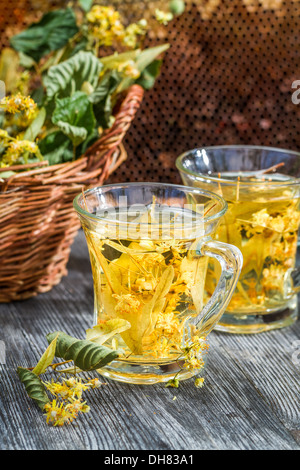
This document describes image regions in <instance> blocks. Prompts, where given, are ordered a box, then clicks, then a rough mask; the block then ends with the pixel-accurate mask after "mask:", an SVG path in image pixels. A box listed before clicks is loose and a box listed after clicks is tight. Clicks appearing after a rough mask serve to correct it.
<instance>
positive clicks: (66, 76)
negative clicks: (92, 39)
mask: <svg viewBox="0 0 300 470" xmlns="http://www.w3.org/2000/svg"><path fill="white" fill-rule="evenodd" d="M102 68H103V65H102V64H101V62H100V61H99V59H97V57H96V56H95V55H94V54H93V53H92V52H85V51H79V52H78V53H77V54H75V55H74V56H72V57H71V58H70V59H68V60H65V61H64V62H61V63H60V64H58V65H53V66H52V67H50V68H49V70H48V73H47V75H45V76H44V78H43V83H44V86H45V87H46V94H47V99H48V101H49V100H51V99H53V98H54V96H55V95H57V96H58V97H59V98H61V97H64V96H65V97H66V96H70V95H72V93H74V92H75V91H79V90H81V87H82V85H83V84H84V82H88V83H89V84H90V85H91V86H92V87H94V88H95V87H96V86H97V84H98V80H99V75H100V72H101V70H102Z"/></svg>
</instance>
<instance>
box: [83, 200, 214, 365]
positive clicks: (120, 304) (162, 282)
mask: <svg viewBox="0 0 300 470" xmlns="http://www.w3.org/2000/svg"><path fill="white" fill-rule="evenodd" d="M124 215H125V216H126V217H125V218H126V219H127V220H128V221H129V222H130V225H131V227H130V229H131V233H136V234H137V235H139V234H140V231H141V227H140V226H139V227H138V223H139V222H140V220H142V223H143V224H145V223H146V222H147V221H148V222H149V226H148V228H150V231H151V237H148V238H143V239H139V238H138V236H137V237H136V238H134V237H132V238H129V237H128V233H125V230H126V231H127V232H128V225H127V226H126V227H125V225H124V226H123V227H122V226H118V233H115V234H114V236H112V232H113V231H114V229H115V228H116V227H114V228H113V227H109V224H108V225H107V227H106V229H104V230H103V232H102V233H99V231H98V232H97V231H91V230H90V229H85V228H84V229H85V233H86V238H87V243H88V247H89V252H90V258H91V265H92V271H93V279H94V295H95V313H96V323H97V324H98V325H103V326H105V325H106V324H107V322H111V321H112V320H118V321H120V324H121V320H122V321H123V323H122V325H123V327H121V331H120V332H119V333H118V334H117V335H115V336H114V337H113V339H110V340H109V341H108V346H110V347H114V348H117V349H121V350H122V351H123V355H122V360H124V361H129V362H138V361H142V362H143V363H144V364H145V362H147V361H148V362H149V363H159V364H161V363H169V362H171V361H174V360H176V358H177V357H178V356H180V354H181V353H182V348H183V347H184V344H185V343H186V341H190V342H191V341H193V339H194V336H195V335H197V332H196V331H195V330H193V329H191V328H190V327H188V326H187V325H188V320H189V319H191V318H193V317H195V316H196V315H197V314H198V313H199V312H200V311H201V310H202V307H203V297H204V284H205V276H206V269H207V258H204V257H199V256H197V252H196V249H197V237H195V238H192V239H187V238H186V233H185V231H184V229H183V231H182V227H183V223H182V222H183V219H182V217H183V215H184V216H186V215H187V214H186V213H184V214H183V212H182V211H179V210H178V211H177V212H175V213H174V211H173V212H172V214H168V215H170V218H169V220H170V225H169V227H168V229H169V230H167V232H168V233H167V232H166V231H165V228H163V226H161V225H160V223H159V222H160V220H166V219H165V216H166V210H164V211H163V212H162V211H161V210H159V209H155V210H153V208H151V209H149V212H147V211H146V212H145V213H144V214H142V216H141V217H142V219H138V220H137V219H136V218H135V216H134V215H131V214H130V213H129V212H127V213H126V214H124V211H123V212H122V213H121V212H120V211H119V212H118V213H116V214H115V215H113V216H109V217H108V218H109V219H110V220H111V218H112V217H115V220H116V221H117V220H120V219H122V220H123V218H124ZM134 221H137V224H136V226H135V223H134ZM185 221H187V225H188V224H189V222H193V221H194V225H193V227H194V229H195V233H197V232H198V234H199V233H200V232H199V231H198V228H197V224H196V218H194V219H193V218H190V219H189V215H188V218H187V219H185ZM137 227H138V228H137ZM145 227H146V228H147V225H145ZM179 232H180V234H181V237H182V238H180V237H179ZM187 232H188V233H192V231H191V230H190V228H189V227H187ZM148 235H149V233H148ZM124 324H125V329H124V330H122V328H124Z"/></svg>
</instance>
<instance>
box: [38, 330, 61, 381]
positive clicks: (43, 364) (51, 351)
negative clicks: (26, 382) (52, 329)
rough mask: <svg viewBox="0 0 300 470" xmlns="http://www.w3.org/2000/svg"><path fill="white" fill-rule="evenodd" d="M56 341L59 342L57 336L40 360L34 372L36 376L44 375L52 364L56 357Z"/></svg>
mask: <svg viewBox="0 0 300 470" xmlns="http://www.w3.org/2000/svg"><path fill="white" fill-rule="evenodd" d="M56 341H57V336H56V338H54V339H53V340H52V341H51V343H50V344H49V346H48V348H47V349H46V351H45V352H44V354H43V355H42V357H41V358H40V360H39V362H38V363H37V365H36V366H35V368H34V369H33V370H32V372H33V373H34V374H35V375H40V374H43V373H44V372H45V370H46V369H47V367H48V366H50V365H51V364H52V361H53V359H54V356H55V348H56Z"/></svg>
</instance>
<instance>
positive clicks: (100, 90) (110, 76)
mask: <svg viewBox="0 0 300 470" xmlns="http://www.w3.org/2000/svg"><path fill="white" fill-rule="evenodd" d="M121 80H122V77H121V75H120V74H119V73H118V72H117V71H116V70H111V71H109V72H108V73H106V74H105V75H104V77H103V78H102V79H101V80H100V82H99V84H98V85H97V87H96V88H95V90H94V91H93V92H92V93H91V94H90V95H89V100H90V101H91V102H92V103H93V104H97V105H98V103H100V102H104V101H105V99H106V97H107V96H108V95H110V94H112V93H113V92H114V91H115V90H116V88H117V86H118V84H119V83H120V81H121Z"/></svg>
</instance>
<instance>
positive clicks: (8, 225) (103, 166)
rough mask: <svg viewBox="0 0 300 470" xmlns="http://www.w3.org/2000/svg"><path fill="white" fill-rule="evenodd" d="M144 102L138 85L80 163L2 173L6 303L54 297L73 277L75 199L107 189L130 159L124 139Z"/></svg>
mask: <svg viewBox="0 0 300 470" xmlns="http://www.w3.org/2000/svg"><path fill="white" fill-rule="evenodd" d="M142 98H143V89H142V88H141V87H140V86H138V85H133V86H132V87H131V88H130V89H129V90H128V93H127V94H126V97H125V98H124V100H123V101H122V103H121V105H120V107H119V109H118V111H117V113H116V114H115V118H116V119H115V122H114V124H113V126H112V127H111V128H110V129H109V130H108V131H106V132H105V133H104V134H103V135H102V137H101V138H100V139H99V140H98V141H97V142H96V143H95V144H94V145H92V147H90V148H89V149H88V151H87V152H86V153H85V154H84V155H83V156H82V157H81V158H79V159H78V160H76V161H74V162H68V163H63V164H59V165H53V166H47V162H40V163H38V164H36V165H35V166H33V165H22V167H21V169H22V170H25V171H22V172H20V173H17V174H15V175H13V176H12V177H10V178H8V179H5V180H4V179H2V182H1V173H0V302H11V301H14V300H21V299H26V298H29V297H32V296H34V295H36V294H38V293H41V292H46V291H49V290H50V289H51V288H52V287H53V286H54V285H56V284H58V283H59V282H60V280H61V278H62V276H64V275H66V274H67V269H66V265H67V262H68V259H69V254H70V248H71V244H72V242H73V240H74V237H75V236H76V234H77V232H78V229H79V227H80V223H79V220H78V217H77V215H76V213H75V211H74V210H73V205H72V202H73V199H74V197H75V196H76V195H77V194H78V193H79V192H80V191H81V190H82V188H83V187H84V188H87V187H91V186H96V185H101V184H103V182H104V181H105V180H106V179H107V177H108V176H109V175H110V174H111V173H112V172H113V171H114V170H115V169H116V168H117V167H118V166H119V165H120V163H121V162H122V161H123V160H124V159H125V158H126V152H125V150H124V147H123V145H122V139H123V137H124V135H125V133H126V131H127V130H128V128H129V126H130V124H131V122H132V120H133V118H134V116H135V113H136V111H137V109H138V108H139V106H140V103H141V100H142ZM11 169H16V167H14V168H11ZM7 170H8V168H5V171H7Z"/></svg>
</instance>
